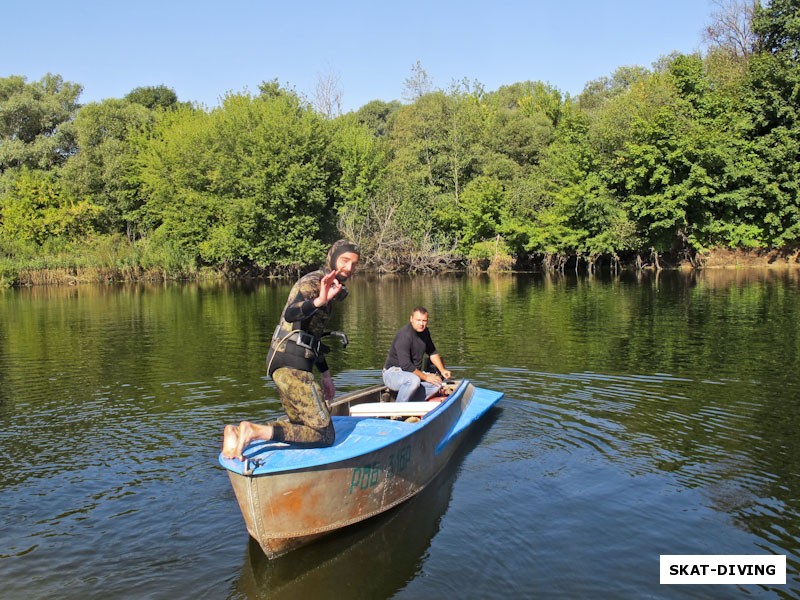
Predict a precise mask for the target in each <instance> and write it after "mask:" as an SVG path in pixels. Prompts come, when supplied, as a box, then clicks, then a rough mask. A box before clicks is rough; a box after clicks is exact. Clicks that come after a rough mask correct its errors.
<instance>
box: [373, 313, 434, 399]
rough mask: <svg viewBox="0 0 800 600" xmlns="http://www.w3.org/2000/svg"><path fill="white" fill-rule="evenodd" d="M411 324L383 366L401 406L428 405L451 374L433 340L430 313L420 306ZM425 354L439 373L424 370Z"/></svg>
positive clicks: (400, 333)
mask: <svg viewBox="0 0 800 600" xmlns="http://www.w3.org/2000/svg"><path fill="white" fill-rule="evenodd" d="M408 321H409V322H408V323H406V324H405V326H403V328H402V329H400V331H398V332H397V335H395V336H394V340H393V341H392V345H391V347H390V348H389V354H388V355H387V357H386V362H385V363H384V365H383V383H384V384H385V385H386V387H388V388H389V389H390V390H394V391H396V392H397V402H408V401H425V400H427V399H428V398H430V397H431V396H433V395H435V394H436V392H438V391H439V390H440V389H441V387H442V378H444V379H450V371H448V370H447V369H446V368H445V366H444V361H443V360H442V357H441V356H440V355H439V353H438V352H437V351H436V346H435V345H434V343H433V339H432V338H431V332H430V330H429V329H428V310H427V309H426V308H424V307H422V306H417V307H416V308H414V310H412V311H411V317H410V318H409V320H408ZM425 354H427V355H428V358H429V360H430V362H431V363H433V365H434V366H435V367H436V368H437V369H438V373H428V372H427V371H423V370H422V361H423V358H424V357H425Z"/></svg>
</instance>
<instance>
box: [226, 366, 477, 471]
mask: <svg viewBox="0 0 800 600" xmlns="http://www.w3.org/2000/svg"><path fill="white" fill-rule="evenodd" d="M470 386H472V388H473V391H474V389H476V388H475V386H474V385H473V384H472V382H471V380H469V379H462V380H461V381H460V382H459V384H458V386H457V387H456V389H455V390H453V392H452V393H451V394H450V395H449V396H447V398H446V399H445V400H443V401H442V402H441V403H440V404H439V405H438V406H436V407H435V408H433V409H432V410H431V411H430V412H429V413H427V414H426V415H425V417H424V418H422V419H420V420H419V421H418V422H415V423H406V422H405V421H400V420H393V419H388V418H385V417H352V416H333V417H332V419H334V420H336V421H339V422H342V421H345V422H350V423H354V426H353V428H352V429H355V427H356V426H357V424H358V423H359V422H363V421H367V422H378V423H380V424H381V426H382V427H388V428H392V429H394V431H392V432H391V434H390V435H387V437H386V441H385V443H382V444H380V445H376V446H374V447H371V448H369V449H368V450H366V451H365V450H364V449H363V448H361V447H359V446H357V445H354V446H353V447H352V448H350V447H348V451H347V452H335V451H332V450H333V449H338V450H340V449H341V448H342V446H341V445H336V444H334V446H329V447H324V448H298V447H293V446H292V445H291V444H284V443H282V442H271V441H263V442H259V441H256V442H253V443H251V444H250V445H249V446H248V447H247V448H246V449H245V459H246V460H245V461H240V460H238V459H230V458H223V456H222V453H220V454H219V464H220V465H221V466H222V467H223V468H224V469H226V470H227V471H228V472H229V473H232V474H235V475H239V476H241V477H247V478H254V477H265V476H277V475H284V474H290V473H303V472H306V471H319V470H320V469H322V468H324V469H326V470H327V469H329V468H336V466H337V465H338V464H340V463H345V462H347V461H350V460H352V459H354V458H357V457H359V456H363V455H365V454H369V453H372V452H375V451H378V450H381V449H382V448H386V447H388V446H390V445H392V444H394V443H396V442H399V441H402V440H404V439H406V438H407V437H409V436H412V435H417V434H419V432H421V431H422V430H423V429H427V428H428V426H430V425H433V424H434V423H435V422H436V421H437V420H438V417H439V416H441V415H444V414H445V413H446V412H447V411H448V409H449V408H450V407H451V406H453V405H454V404H455V402H456V401H457V400H458V401H460V400H461V397H462V396H463V395H464V394H465V393H466V392H467V390H468V389H469V387H470ZM381 387H383V386H379V385H376V386H373V387H369V388H366V389H365V390H361V391H362V392H363V391H366V390H372V389H380V388H381ZM351 394H352V395H353V397H354V398H355V397H358V395H359V391H358V390H357V391H355V392H352V393H351ZM348 395H349V394H348ZM341 400H348V399H347V398H346V397H343V398H342V399H340V400H339V401H337V402H334V403H333V404H340V403H343V402H341ZM459 412H460V413H461V414H463V412H464V411H463V410H461V411H459ZM457 422H458V419H455V420H454V423H453V425H454V426H455V424H456V423H457ZM352 429H351V431H352ZM351 431H350V432H351ZM350 432H348V433H350ZM448 437H449V436H447V435H444V436H443V437H442V439H441V440H439V444H437V446H439V445H440V444H441V443H443V442H446V441H447V439H448ZM248 451H249V453H248ZM278 451H293V452H303V453H304V455H306V456H308V455H309V453H313V454H314V455H317V456H318V457H319V458H321V457H322V456H324V455H326V454H330V455H331V458H330V459H329V460H313V461H309V462H307V463H305V462H304V463H302V464H300V465H299V466H292V465H280V466H277V467H276V466H271V465H269V464H261V465H258V466H256V467H255V468H254V469H253V470H252V471H250V472H249V473H245V472H244V471H245V470H246V469H245V466H246V461H247V460H248V459H249V460H253V458H255V457H257V456H258V455H260V454H266V455H267V456H271V455H273V453H277V452H278Z"/></svg>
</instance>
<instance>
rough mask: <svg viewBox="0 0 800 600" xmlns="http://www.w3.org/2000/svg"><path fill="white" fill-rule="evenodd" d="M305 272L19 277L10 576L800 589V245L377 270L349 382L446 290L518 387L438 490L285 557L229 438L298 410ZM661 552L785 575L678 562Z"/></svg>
mask: <svg viewBox="0 0 800 600" xmlns="http://www.w3.org/2000/svg"><path fill="white" fill-rule="evenodd" d="M290 283H291V282H258V283H236V284H218V283H217V284H194V283H193V284H175V283H170V284H162V285H137V286H111V285H109V286H75V287H40V288H32V289H17V290H5V291H0V456H1V457H2V462H0V597H2V598H3V599H4V600H17V599H25V600H31V599H37V598H59V599H73V598H74V599H86V598H110V597H114V598H136V599H138V598H153V599H160V598H164V599H175V598H221V599H228V598H231V599H239V598H241V599H250V598H264V599H267V598H302V599H309V598H312V599H314V598H333V597H335V598H342V599H346V598H408V599H412V598H413V599H416V598H442V599H444V598H453V597H459V598H481V599H484V598H487V599H493V598H497V599H500V598H503V599H507V598H523V597H524V598H565V599H566V598H569V599H573V598H597V597H607V598H611V597H613V598H642V597H648V598H731V597H739V596H741V597H748V598H751V597H758V598H800V575H798V567H799V566H800V376H799V374H800V271H798V270H790V271H785V270H784V271H780V270H775V271H771V270H719V271H706V272H702V273H688V274H686V273H677V272H662V273H660V274H653V273H648V274H645V275H642V276H639V277H637V276H636V275H635V274H628V273H625V274H623V275H621V276H619V277H613V278H611V277H601V276H597V277H593V278H589V277H586V276H575V275H572V276H570V275H566V276H558V277H548V276H546V275H536V274H516V275H500V276H487V275H484V276H464V277H458V276H446V277H436V278H428V277H417V278H407V277H374V276H372V277H371V276H358V277H356V278H355V279H354V280H353V281H352V282H351V283H350V284H349V288H350V291H351V293H350V296H349V298H348V299H347V301H346V302H344V303H342V304H341V305H339V306H337V310H338V312H337V314H336V316H335V319H334V322H333V323H332V325H333V328H334V329H342V330H344V331H346V332H347V334H348V336H349V338H350V345H349V346H348V347H347V348H346V349H341V348H340V347H339V345H338V344H337V343H336V342H333V343H332V345H334V346H336V347H337V349H336V350H335V351H334V352H333V353H332V354H331V355H330V356H329V363H330V364H331V366H332V370H333V373H334V374H335V376H334V381H335V383H336V385H337V388H338V389H339V391H349V390H354V389H357V388H359V387H361V386H364V385H368V384H373V383H377V382H379V381H380V367H381V366H382V363H383V359H384V356H385V353H386V350H387V348H388V346H389V343H390V341H391V339H392V336H393V335H394V333H395V331H396V330H397V329H398V328H399V327H401V326H402V325H403V324H404V323H405V322H406V320H407V318H408V314H409V312H410V309H411V308H412V307H413V306H415V305H418V304H422V305H424V306H426V307H427V308H428V309H429V310H430V317H431V318H430V328H431V331H432V333H433V335H434V340H435V341H436V343H437V346H438V348H439V350H440V352H441V354H442V356H443V357H444V359H445V361H446V363H447V365H448V367H449V368H450V369H451V370H452V371H453V373H454V376H455V377H458V378H469V379H471V380H472V381H473V382H474V383H475V384H477V385H479V386H482V387H487V388H491V389H496V390H500V391H502V392H504V393H505V397H504V399H503V400H502V401H501V402H500V403H499V404H498V408H497V409H496V410H494V411H493V412H492V413H491V414H490V416H489V419H487V420H486V421H485V422H484V423H482V424H481V426H480V427H479V428H478V429H477V430H476V431H475V432H473V434H472V435H471V436H470V437H469V439H468V440H467V441H466V443H465V445H464V446H463V447H462V449H461V451H460V452H459V453H458V454H457V456H456V459H455V461H454V462H453V464H452V465H451V466H450V467H449V468H448V469H447V470H446V471H445V472H444V473H443V474H442V475H441V476H440V477H439V478H438V479H437V480H435V482H434V484H432V485H431V486H430V487H429V488H428V489H426V490H425V491H424V492H423V493H422V494H420V495H419V496H417V497H416V498H414V499H413V500H411V501H410V502H408V503H406V504H405V505H404V506H402V507H401V508H399V509H398V510H395V511H392V512H390V513H389V514H387V515H384V516H382V517H379V518H376V519H374V520H372V521H371V522H369V523H366V524H364V525H362V526H356V527H353V528H351V529H350V530H347V531H345V532H342V533H339V534H335V535H332V536H329V537H328V538H327V539H325V540H323V541H321V542H319V543H317V544H314V545H312V546H309V547H307V548H305V549H301V550H298V551H296V552H294V553H291V554H289V555H287V556H286V557H284V558H282V559H279V560H276V561H267V560H266V559H265V558H264V556H263V554H262V553H261V551H260V549H259V547H258V545H257V544H255V543H254V542H252V541H251V540H250V539H249V537H248V535H247V531H246V529H245V527H244V523H243V520H242V518H241V515H240V513H239V509H238V506H237V503H236V500H235V498H234V496H233V493H232V491H231V488H230V484H229V482H228V478H227V475H226V473H225V471H224V470H222V469H221V468H220V467H219V466H218V463H217V453H218V451H219V445H220V441H221V430H222V427H223V425H224V424H225V423H231V422H233V423H235V422H238V420H240V419H243V418H247V419H261V420H266V419H268V418H274V417H277V416H280V415H281V414H282V412H281V408H280V404H279V402H278V401H277V395H276V393H275V389H274V387H273V385H272V383H271V381H270V380H269V379H268V378H267V377H266V374H265V369H264V357H265V354H266V350H267V346H268V341H269V338H270V336H271V334H272V330H273V328H274V326H275V324H276V322H277V317H278V314H279V312H280V310H281V308H282V306H283V303H284V302H285V299H286V295H287V293H288V289H289V284H290ZM662 554H703V555H708V554H714V555H720V554H736V555H741V554H779V555H784V556H786V557H787V583H786V585H741V586H738V585H703V586H697V585H672V586H668V585H661V584H660V583H659V557H660V555H662Z"/></svg>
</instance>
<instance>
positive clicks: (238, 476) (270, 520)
mask: <svg viewBox="0 0 800 600" xmlns="http://www.w3.org/2000/svg"><path fill="white" fill-rule="evenodd" d="M500 397H502V394H498V393H497V392H489V391H488V390H481V389H480V388H475V387H474V386H472V384H470V383H469V382H467V381H464V382H461V384H460V385H459V387H458V388H457V389H456V390H455V391H454V392H453V394H452V395H451V396H450V397H449V398H448V399H447V400H446V401H444V402H442V405H441V406H438V407H437V408H436V409H435V410H433V411H431V413H430V414H428V415H426V416H425V418H423V419H422V420H420V421H419V422H413V423H407V422H404V421H400V420H391V419H380V418H370V417H347V416H335V417H333V420H334V426H335V427H336V430H337V441H336V443H335V445H334V447H331V448H320V449H293V448H290V447H286V446H284V447H283V448H276V447H271V448H267V449H264V447H265V446H266V447H268V446H269V444H265V445H264V446H262V449H261V450H259V449H256V450H255V451H254V452H252V453H250V455H251V457H252V458H251V460H252V461H253V462H255V463H256V464H257V466H256V468H255V469H252V472H250V469H249V468H248V467H249V466H252V465H247V464H245V465H242V466H241V467H240V468H232V465H231V461H230V460H224V459H221V460H220V462H221V463H222V464H223V466H226V468H228V475H229V477H230V481H231V485H232V487H233V490H234V493H235V495H236V498H237V501H238V503H239V507H240V509H241V511H242V516H243V517H244V520H245V524H246V526H247V530H248V532H249V533H250V535H251V536H252V537H253V538H254V539H255V540H256V541H257V542H258V543H259V545H260V546H261V548H262V549H263V550H264V553H265V554H266V555H267V556H268V557H269V558H275V557H278V556H281V555H282V554H285V553H287V552H289V551H291V550H294V549H295V548H298V547H300V546H304V545H306V544H308V543H310V542H312V541H314V540H315V539H317V538H319V537H320V536H323V535H325V534H327V533H330V532H332V531H335V530H337V529H340V528H342V527H347V526H349V525H352V524H354V523H358V522H360V521H363V520H365V519H369V518H371V517H373V516H375V515H378V514H380V513H382V512H385V511H387V510H389V509H391V508H392V507H394V506H397V505H398V504H401V503H402V502H405V501H406V500H408V499H409V498H411V497H412V496H414V495H416V494H417V493H419V492H420V491H421V490H423V489H424V488H425V486H426V485H427V484H428V483H429V482H430V481H431V480H433V479H434V478H435V477H436V475H437V474H438V473H439V472H440V471H441V470H442V469H443V468H444V467H445V465H446V464H447V463H448V461H449V460H450V458H451V456H452V455H453V453H454V451H455V450H456V448H457V446H458V443H459V442H460V440H461V438H462V437H463V436H464V434H465V433H466V432H467V431H468V430H469V427H470V425H471V424H472V423H473V422H475V421H476V420H477V419H478V418H480V417H481V416H482V415H483V414H484V413H485V412H486V411H487V410H488V409H489V408H490V407H491V406H492V405H493V404H494V403H495V402H496V401H497V400H499V398H500ZM478 399H480V401H477V400H478ZM273 446H274V445H273ZM248 452H250V448H248ZM248 452H246V453H245V456H247V455H248ZM235 462H238V461H235ZM237 467H238V466H237Z"/></svg>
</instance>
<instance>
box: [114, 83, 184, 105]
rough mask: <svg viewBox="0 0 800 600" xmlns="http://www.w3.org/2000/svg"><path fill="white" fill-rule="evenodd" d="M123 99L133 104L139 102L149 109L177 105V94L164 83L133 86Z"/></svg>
mask: <svg viewBox="0 0 800 600" xmlns="http://www.w3.org/2000/svg"><path fill="white" fill-rule="evenodd" d="M124 99H125V100H127V101H128V102H131V103H133V104H141V105H142V106H144V107H145V108H149V109H150V110H156V109H158V108H162V109H170V108H177V107H178V94H176V93H175V90H173V89H172V88H168V87H167V86H165V85H154V86H145V87H137V88H134V89H133V90H131V91H130V92H128V93H127V94H126V95H125V98H124Z"/></svg>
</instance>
